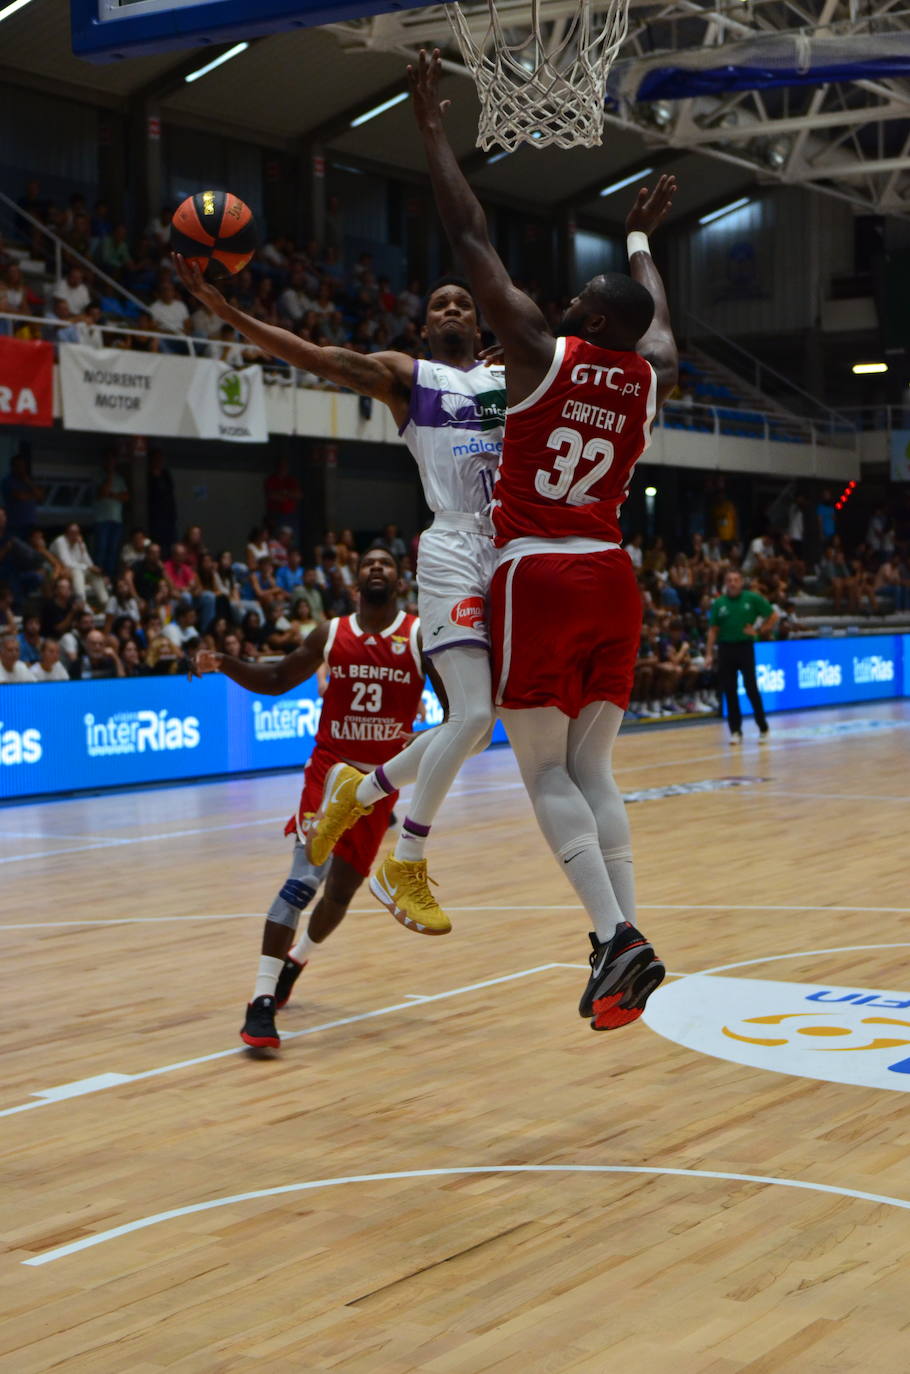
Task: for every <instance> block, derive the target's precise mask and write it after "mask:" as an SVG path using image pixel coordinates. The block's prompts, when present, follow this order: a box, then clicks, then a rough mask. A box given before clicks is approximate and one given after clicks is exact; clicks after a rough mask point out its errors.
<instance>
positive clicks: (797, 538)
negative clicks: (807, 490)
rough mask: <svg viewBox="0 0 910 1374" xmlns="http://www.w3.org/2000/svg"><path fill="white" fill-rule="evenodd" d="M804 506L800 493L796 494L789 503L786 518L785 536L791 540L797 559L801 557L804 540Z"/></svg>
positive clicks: (803, 499) (803, 498)
mask: <svg viewBox="0 0 910 1374" xmlns="http://www.w3.org/2000/svg"><path fill="white" fill-rule="evenodd" d="M806 504H807V503H806V498H805V496H803V495H802V493H801V492H797V494H796V495H795V496H794V497H793V500H792V501H791V502H790V510H789V514H788V516H787V534H788V535H789V536H790V539H791V540H792V543H793V548H794V549H795V551H796V556H797V558H802V556H803V544H804V543H805V539H806Z"/></svg>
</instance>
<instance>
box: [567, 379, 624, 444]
mask: <svg viewBox="0 0 910 1374" xmlns="http://www.w3.org/2000/svg"><path fill="white" fill-rule="evenodd" d="M636 385H637V383H636ZM562 418H563V419H564V420H574V421H575V423H576V424H579V425H592V426H593V427H594V429H609V430H612V432H613V433H614V434H621V433H622V430H623V426H624V425H625V423H626V420H627V419H628V416H626V415H617V413H616V411H615V410H601V408H600V406H589V405H587V404H586V403H585V402H584V401H566V403H565V405H564V406H563V408H562Z"/></svg>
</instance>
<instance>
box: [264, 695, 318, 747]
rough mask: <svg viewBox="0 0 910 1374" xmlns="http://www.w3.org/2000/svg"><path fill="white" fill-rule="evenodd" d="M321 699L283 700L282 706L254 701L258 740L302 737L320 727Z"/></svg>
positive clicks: (313, 733) (314, 732)
mask: <svg viewBox="0 0 910 1374" xmlns="http://www.w3.org/2000/svg"><path fill="white" fill-rule="evenodd" d="M321 712H322V702H321V701H308V700H307V699H305V698H303V699H301V700H300V701H283V702H282V703H281V705H280V706H264V705H263V703H262V702H261V701H254V702H253V734H254V735H255V736H256V738H257V739H258V740H282V739H302V738H303V736H304V735H310V736H314V735H315V734H316V731H317V730H318V729H319V716H320V714H321Z"/></svg>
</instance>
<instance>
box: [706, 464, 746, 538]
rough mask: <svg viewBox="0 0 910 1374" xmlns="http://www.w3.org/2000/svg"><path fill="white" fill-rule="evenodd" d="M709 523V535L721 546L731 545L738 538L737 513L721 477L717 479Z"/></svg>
mask: <svg viewBox="0 0 910 1374" xmlns="http://www.w3.org/2000/svg"><path fill="white" fill-rule="evenodd" d="M711 522H712V523H711V533H712V534H714V535H715V536H716V537H717V539H719V540H720V542H721V545H729V544H732V543H733V541H734V540H735V539H737V538H738V537H739V512H738V511H737V509H736V506H735V505H734V503H733V501H732V500H731V498H730V495H729V493H728V492H727V487H726V483H725V481H724V479H723V477H718V479H717V486H716V488H715V497H714V504H713V506H712V507H711Z"/></svg>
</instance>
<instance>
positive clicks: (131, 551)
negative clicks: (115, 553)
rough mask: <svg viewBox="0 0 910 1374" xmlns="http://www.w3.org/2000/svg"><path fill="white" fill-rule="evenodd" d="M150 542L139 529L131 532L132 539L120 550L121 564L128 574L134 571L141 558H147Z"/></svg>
mask: <svg viewBox="0 0 910 1374" xmlns="http://www.w3.org/2000/svg"><path fill="white" fill-rule="evenodd" d="M148 545H149V540H148V537H147V535H146V533H145V531H144V530H141V529H139V528H138V527H137V528H136V529H134V530H130V537H129V539H128V540H127V542H126V543H125V544H124V546H123V548H122V549H121V550H120V562H121V563H122V564H123V567H124V569H125V570H126V572H130V571H131V570H132V567H133V564H134V563H138V562H139V559H140V558H143V557H144V556H145V551H146V549H147V548H148Z"/></svg>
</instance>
